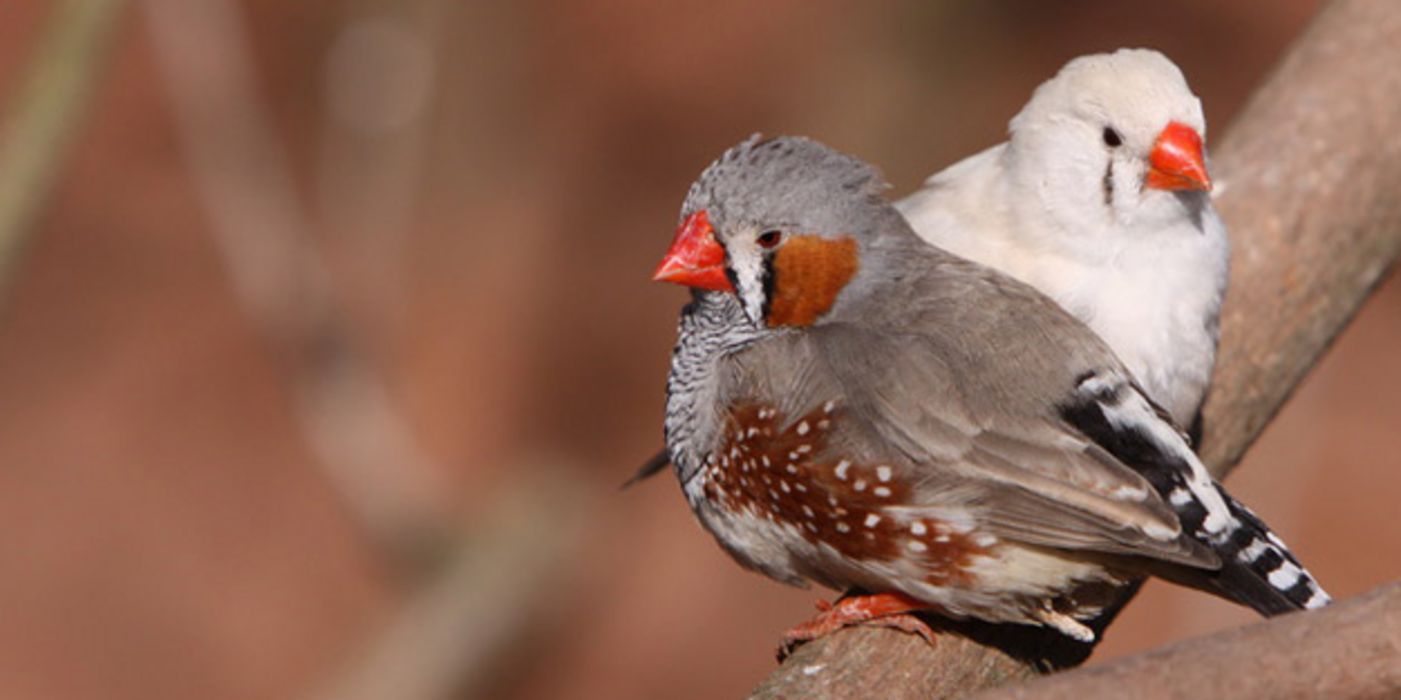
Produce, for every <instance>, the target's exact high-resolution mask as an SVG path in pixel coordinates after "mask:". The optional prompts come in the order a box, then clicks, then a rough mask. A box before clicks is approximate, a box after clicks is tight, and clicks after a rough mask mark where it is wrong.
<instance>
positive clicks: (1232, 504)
mask: <svg viewBox="0 0 1401 700" xmlns="http://www.w3.org/2000/svg"><path fill="white" fill-rule="evenodd" d="M1217 490H1218V491H1219V492H1220V493H1221V496H1222V498H1224V499H1225V500H1226V503H1227V505H1228V507H1229V508H1230V509H1231V515H1232V516H1234V518H1233V519H1234V521H1235V522H1234V523H1232V525H1231V526H1228V528H1227V531H1226V532H1225V533H1223V534H1222V535H1219V536H1217V537H1215V538H1213V539H1219V541H1217V542H1213V544H1214V545H1215V548H1216V551H1217V552H1218V553H1219V554H1220V555H1221V571H1220V572H1219V573H1218V574H1217V575H1216V576H1215V577H1214V580H1213V581H1212V583H1213V585H1214V586H1215V587H1216V588H1217V589H1219V590H1220V591H1221V593H1222V594H1223V595H1226V596H1228V597H1230V598H1231V599H1233V600H1235V601H1237V602H1239V603H1241V604H1242V605H1248V606H1250V607H1251V608H1254V609H1255V611H1256V612H1258V613H1260V614H1261V615H1278V614H1280V613H1284V612H1289V611H1291V610H1311V609H1313V608H1321V607H1323V606H1325V605H1327V604H1328V603H1329V602H1330V601H1331V600H1332V599H1331V598H1329V597H1328V594H1327V593H1325V592H1324V591H1323V589H1322V588H1321V587H1320V586H1319V585H1318V582H1317V581H1315V580H1314V578H1313V576H1312V575H1311V574H1309V572H1308V570H1307V569H1305V568H1304V566H1303V564H1300V563H1299V560H1298V559H1296V558H1294V555H1293V554H1291V553H1290V552H1289V547H1287V546H1286V545H1285V544H1284V542H1283V541H1281V540H1280V539H1279V537H1278V536H1276V535H1275V533H1273V532H1271V531H1270V528H1269V526H1268V525H1266V524H1265V523H1264V521H1262V520H1260V518H1259V517H1258V516H1256V515H1255V514H1254V513H1252V512H1250V509H1249V508H1246V507H1245V506H1243V505H1241V504H1240V502H1239V501H1237V500H1235V499H1234V498H1231V496H1230V495H1229V494H1227V493H1226V492H1225V490H1224V489H1221V487H1219V486H1218V487H1217Z"/></svg>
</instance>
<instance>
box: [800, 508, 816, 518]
mask: <svg viewBox="0 0 1401 700" xmlns="http://www.w3.org/2000/svg"><path fill="white" fill-rule="evenodd" d="M803 515H806V516H808V517H809V518H811V517H814V516H816V515H817V514H816V513H814V512H812V508H809V507H808V506H806V505H804V506H803Z"/></svg>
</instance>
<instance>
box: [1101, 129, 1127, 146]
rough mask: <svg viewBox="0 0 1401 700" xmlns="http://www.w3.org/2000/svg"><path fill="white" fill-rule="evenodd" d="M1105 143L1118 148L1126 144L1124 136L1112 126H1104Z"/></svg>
mask: <svg viewBox="0 0 1401 700" xmlns="http://www.w3.org/2000/svg"><path fill="white" fill-rule="evenodd" d="M1104 145H1106V146H1108V147H1110V148H1118V147H1119V146H1122V145H1124V137H1122V136H1120V135H1119V132H1117V131H1115V130H1114V127H1112V126H1106V127H1104Z"/></svg>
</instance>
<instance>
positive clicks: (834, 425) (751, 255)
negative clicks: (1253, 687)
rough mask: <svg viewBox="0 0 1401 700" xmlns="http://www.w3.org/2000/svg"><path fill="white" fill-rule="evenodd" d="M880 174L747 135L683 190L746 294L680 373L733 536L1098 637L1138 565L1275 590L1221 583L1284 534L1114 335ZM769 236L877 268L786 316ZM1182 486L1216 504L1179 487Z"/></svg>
mask: <svg viewBox="0 0 1401 700" xmlns="http://www.w3.org/2000/svg"><path fill="white" fill-rule="evenodd" d="M882 189H883V185H882V183H881V181H880V179H879V177H878V176H877V175H876V174H875V172H874V171H873V170H872V169H871V168H870V167H869V166H866V165H865V164H863V163H861V162H860V161H857V160H855V159H853V158H850V157H848V156H844V155H841V154H838V153H836V152H835V151H832V150H830V149H828V148H826V147H824V146H821V145H819V144H816V143H815V142H812V141H808V140H806V139H798V138H787V137H785V138H779V139H774V140H772V141H758V140H756V139H750V140H749V141H746V142H745V143H743V144H741V145H739V146H737V147H736V148H734V149H731V151H729V152H727V153H726V154H725V155H724V156H723V157H722V158H721V159H720V160H718V161H717V162H716V163H715V164H713V165H712V166H711V167H710V168H709V169H707V171H706V172H705V173H703V174H702V176H701V177H700V179H699V180H698V181H697V184H696V185H695V186H693V188H692V190H691V193H690V195H689V196H688V198H687V201H686V204H685V205H684V206H683V212H682V213H683V217H684V216H688V215H691V214H694V213H696V212H698V211H701V210H704V211H706V212H707V213H708V216H709V219H710V221H711V222H713V223H714V230H715V234H716V237H717V238H718V239H719V241H718V242H719V243H720V244H721V245H723V246H724V248H725V249H726V251H727V258H726V260H727V266H728V268H729V274H730V278H731V279H732V281H733V285H734V288H735V291H734V293H728V292H709V291H706V292H697V294H696V297H695V300H694V301H693V303H692V304H691V305H689V306H688V307H687V309H686V310H685V311H684V312H683V314H682V320H681V330H680V340H679V342H678V346H677V350H676V353H675V355H674V358H673V366H672V373H671V377H670V379H669V381H668V403H667V420H666V434H667V446H668V450H669V451H670V453H671V455H672V458H673V462H674V464H675V467H676V471H677V474H678V476H679V477H680V479H681V482H682V484H683V488H684V491H685V493H686V496H687V499H688V501H689V502H690V503H691V505H692V507H693V509H694V510H695V511H696V513H697V515H698V517H699V518H700V520H701V521H702V523H703V524H704V525H705V526H706V527H707V528H708V529H709V530H711V532H712V533H713V534H714V535H715V536H716V538H717V540H719V541H720V543H721V544H722V545H723V546H724V547H725V548H726V549H727V550H728V551H729V552H730V553H731V554H732V555H733V556H734V557H735V558H736V559H737V560H738V561H740V563H742V564H744V565H746V566H748V567H751V568H754V569H757V570H760V571H762V572H764V573H766V574H768V575H770V576H772V577H774V578H778V579H780V580H784V581H787V582H790V583H801V582H802V581H804V580H814V581H818V582H820V583H823V584H825V585H829V586H833V587H836V588H849V587H859V588H864V589H867V590H872V591H881V590H898V591H901V592H903V593H905V594H907V595H910V596H912V597H914V598H917V599H919V600H921V601H924V602H927V603H929V604H930V606H931V607H934V608H938V609H940V610H942V611H943V612H944V613H946V614H949V615H952V616H955V617H963V616H971V617H976V618H979V619H983V620H989V621H1003V622H1020V623H1027V624H1044V625H1049V626H1052V627H1055V628H1057V629H1059V630H1061V631H1062V632H1064V633H1066V634H1068V635H1070V636H1074V637H1077V638H1080V639H1088V638H1092V633H1091V632H1090V631H1089V630H1088V629H1087V628H1086V627H1084V626H1083V625H1082V624H1080V623H1079V622H1078V620H1084V619H1088V618H1090V617H1092V616H1093V615H1095V614H1097V613H1098V612H1099V611H1100V608H1101V606H1102V605H1103V603H1104V601H1103V600H1102V599H1101V598H1100V597H1098V596H1099V595H1100V594H1102V592H1103V591H1104V590H1106V589H1108V588H1110V587H1112V586H1114V585H1118V584H1120V583H1122V582H1124V581H1126V580H1128V579H1130V578H1132V576H1134V575H1136V574H1140V573H1146V572H1153V573H1160V574H1163V573H1166V574H1167V575H1169V576H1170V577H1172V578H1174V579H1175V580H1178V581H1180V582H1184V583H1188V584H1189V585H1197V586H1200V587H1203V588H1206V589H1210V590H1215V591H1216V592H1218V593H1220V594H1222V595H1227V596H1228V597H1235V598H1237V599H1240V600H1242V601H1243V602H1246V603H1247V604H1254V602H1253V601H1252V600H1251V596H1255V597H1258V591H1253V590H1252V591H1251V592H1250V595H1237V592H1236V591H1234V590H1227V589H1224V588H1223V587H1222V585H1220V582H1221V581H1222V580H1225V579H1228V578H1230V577H1229V576H1227V577H1223V572H1228V573H1229V574H1230V576H1238V575H1243V576H1246V577H1247V578H1250V579H1251V580H1252V581H1255V580H1258V579H1260V578H1261V574H1260V573H1259V572H1253V571H1250V570H1243V569H1242V567H1241V566H1240V565H1239V562H1237V561H1236V558H1234V557H1235V555H1236V554H1238V552H1239V551H1240V550H1241V549H1242V548H1240V547H1223V543H1228V542H1237V541H1239V542H1241V543H1245V542H1247V540H1249V541H1250V542H1253V541H1255V540H1256V539H1261V538H1265V537H1273V536H1272V535H1268V534H1267V533H1268V530H1263V531H1259V532H1257V530H1260V529H1261V528H1263V524H1262V523H1259V521H1258V519H1254V520H1253V521H1250V519H1248V518H1247V519H1243V518H1242V517H1241V516H1240V513H1239V511H1237V510H1233V504H1234V502H1233V501H1230V500H1229V497H1227V496H1225V495H1224V492H1221V491H1220V490H1219V487H1218V486H1216V485H1215V484H1214V483H1213V482H1212V481H1211V480H1210V478H1209V477H1208V476H1207V475H1206V472H1205V470H1204V468H1203V467H1202V466H1201V463H1200V462H1199V461H1198V460H1197V458H1196V456H1195V455H1194V454H1192V452H1191V450H1190V448H1189V447H1188V445H1187V443H1186V441H1185V439H1184V438H1183V436H1182V435H1181V434H1180V432H1179V431H1178V430H1177V428H1176V427H1175V426H1173V425H1172V423H1171V421H1170V419H1168V418H1167V417H1166V416H1165V415H1164V414H1163V413H1162V411H1161V410H1159V409H1157V408H1156V407H1155V406H1154V405H1153V404H1152V403H1151V401H1149V400H1148V399H1147V398H1146V396H1144V394H1143V392H1142V390H1141V389H1140V388H1139V387H1138V386H1137V385H1136V384H1135V383H1134V382H1133V380H1132V378H1131V375H1130V374H1129V372H1128V371H1127V370H1126V369H1125V368H1124V367H1123V366H1122V364H1121V363H1120V362H1119V361H1118V360H1117V359H1116V358H1115V356H1114V355H1113V353H1112V352H1111V351H1110V350H1109V349H1108V348H1107V347H1106V345H1105V344H1104V343H1103V342H1102V341H1101V340H1100V339H1099V338H1098V337H1097V336H1096V335H1095V334H1094V333H1093V332H1091V331H1090V330H1089V329H1087V328H1086V327H1085V326H1084V325H1083V324H1082V323H1081V322H1080V321H1078V320H1076V319H1075V318H1074V317H1072V316H1071V315H1069V314H1068V313H1066V312H1065V311H1063V310H1062V309H1061V308H1060V307H1059V306H1057V305H1056V304H1055V303H1054V302H1051V301H1050V300H1048V299H1047V298H1046V297H1044V296H1043V295H1041V294H1040V293H1039V292H1037V291H1036V290H1034V289H1032V288H1031V287H1029V286H1027V285H1025V284H1022V283H1020V282H1017V281H1015V280H1013V279H1011V278H1008V277H1006V276H1004V275H1001V274H999V273H997V272H995V271H993V270H990V269H988V268H985V267H982V266H980V265H977V264H975V263H971V262H968V261H965V260H962V259H960V258H957V257H955V256H953V255H951V254H949V253H946V252H944V251H942V250H940V249H938V248H935V247H932V246H929V245H927V244H926V243H924V242H923V241H921V240H920V239H919V238H917V237H916V236H915V235H914V233H913V232H912V231H911V230H910V228H909V226H908V225H907V224H906V223H905V221H904V220H903V219H902V218H901V217H900V215H899V214H898V213H896V212H895V210H894V209H893V208H892V207H891V206H890V205H889V204H888V203H886V202H885V201H884V200H883V199H882V198H881V196H880V192H881V190H882ZM766 230H782V231H784V232H785V236H787V237H788V238H785V244H786V245H789V246H797V245H798V243H797V238H798V237H814V236H815V237H817V239H818V244H817V245H819V246H821V245H825V244H834V243H835V242H840V241H846V240H850V241H854V242H855V251H856V255H857V257H858V258H859V267H857V268H856V271H855V273H854V275H852V276H851V277H850V279H849V281H844V282H843V287H842V288H841V290H840V293H839V294H837V295H836V296H835V299H834V301H833V303H832V304H831V305H830V308H827V309H825V310H824V312H823V313H822V314H821V316H820V317H818V318H817V319H816V320H815V322H813V323H811V325H806V326H801V327H793V326H784V325H774V324H773V323H772V322H771V321H772V319H771V318H769V317H766V316H765V314H766V313H768V312H769V311H770V310H771V304H772V302H773V299H772V298H771V297H772V295H775V294H780V291H776V290H778V289H779V288H780V287H781V286H782V285H783V284H784V283H785V282H786V283H788V284H796V283H797V282H795V281H794V280H791V279H786V278H784V277H782V276H781V275H779V277H778V279H777V280H775V279H774V277H775V275H776V274H777V273H776V270H778V269H781V267H775V265H774V262H773V260H774V258H773V255H774V252H773V251H772V250H765V249H763V247H762V246H760V245H756V244H755V242H754V241H755V236H756V234H758V233H759V232H761V231H766ZM822 279H827V278H822ZM745 407H755V408H756V410H757V414H749V413H744V411H745V410H748V409H747V408H745ZM755 416H757V418H756V417H755ZM766 416H767V417H766ZM1076 420H1081V421H1083V422H1084V425H1077V424H1076ZM766 421H767V422H766ZM1096 421H1097V422H1096ZM1086 426H1089V427H1090V428H1091V429H1090V430H1087V429H1086ZM1096 430H1097V431H1100V432H1102V433H1103V434H1098V435H1097V434H1095V433H1094V431H1096ZM1121 443H1122V444H1121ZM1125 444H1128V445H1130V446H1131V447H1132V448H1133V450H1129V449H1127V448H1125V447H1124V445H1125ZM1134 450H1137V451H1139V452H1142V453H1143V454H1136V453H1134ZM1178 489H1182V490H1183V491H1182V492H1183V493H1186V494H1188V496H1189V497H1190V500H1191V503H1192V506H1193V508H1195V509H1197V511H1200V517H1199V518H1195V519H1193V520H1191V521H1190V522H1189V521H1185V520H1184V518H1183V515H1182V514H1183V512H1184V508H1185V505H1178V504H1173V503H1170V502H1169V495H1170V494H1177V493H1178V491H1177V490H1178ZM1179 499H1180V497H1179ZM1194 512H1195V511H1194ZM1251 518H1253V516H1251ZM863 527H864V528H866V529H865V530H863V529H861V528H863ZM1240 533H1245V534H1251V533H1254V534H1255V535H1258V536H1257V537H1254V538H1253V539H1251V538H1247V537H1245V536H1243V535H1241V534H1240ZM858 535H861V536H858ZM862 536H863V537H862ZM1247 546H1248V545H1247ZM1278 549H1280V550H1281V551H1283V550H1282V547H1280V548H1278ZM1223 553H1224V554H1226V555H1228V556H1226V557H1224V558H1223ZM1289 561H1293V560H1292V558H1291V559H1290V560H1289ZM1263 575H1264V577H1265V578H1266V579H1268V577H1269V575H1270V574H1269V572H1266V573H1265V574H1263ZM1280 578H1282V577H1280ZM1295 579H1296V580H1294V581H1290V583H1291V584H1298V583H1299V581H1301V580H1303V581H1308V582H1309V583H1310V584H1311V583H1312V579H1311V578H1309V577H1308V575H1307V574H1306V573H1304V572H1303V571H1302V569H1299V573H1298V576H1296V577H1295ZM1315 591H1316V586H1315V587H1314V588H1313V589H1310V590H1309V591H1308V596H1309V598H1306V600H1308V599H1311V600H1313V602H1314V603H1317V604H1321V603H1322V602H1326V596H1325V595H1323V594H1322V593H1321V592H1317V596H1318V597H1316V598H1313V594H1314V592H1315ZM1286 600H1288V599H1286ZM1271 602H1272V604H1273V603H1274V602H1276V601H1271ZM1295 603H1298V604H1292V605H1290V606H1289V607H1301V606H1302V605H1301V604H1302V601H1295ZM1256 607H1257V609H1261V610H1262V611H1263V612H1275V611H1277V610H1276V609H1275V608H1273V607H1270V606H1268V605H1256ZM1276 607H1277V606H1276Z"/></svg>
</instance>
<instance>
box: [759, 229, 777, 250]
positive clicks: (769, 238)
mask: <svg viewBox="0 0 1401 700" xmlns="http://www.w3.org/2000/svg"><path fill="white" fill-rule="evenodd" d="M782 239H783V234H782V233H779V232H778V231H765V232H763V233H761V234H759V237H758V238H755V239H754V242H755V243H758V244H759V247H760V248H772V247H774V246H776V245H778V242H779V241H780V240H782Z"/></svg>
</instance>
